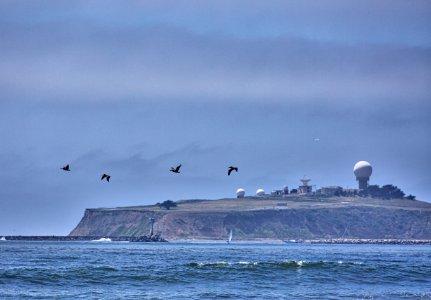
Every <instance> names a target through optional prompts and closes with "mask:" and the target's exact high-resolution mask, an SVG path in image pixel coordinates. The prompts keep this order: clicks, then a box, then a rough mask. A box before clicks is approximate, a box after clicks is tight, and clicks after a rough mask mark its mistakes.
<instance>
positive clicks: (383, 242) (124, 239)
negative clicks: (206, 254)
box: [0, 235, 431, 245]
mask: <svg viewBox="0 0 431 300" xmlns="http://www.w3.org/2000/svg"><path fill="white" fill-rule="evenodd" d="M0 237H4V238H5V240H2V241H53V242H54V241H55V242H73V241H76V242H79V241H96V240H99V239H102V238H109V239H111V240H112V241H113V242H171V243H203V244H204V243H225V242H226V241H225V240H206V239H173V240H170V241H166V240H163V239H159V240H156V239H152V238H150V237H147V236H143V237H127V236H55V235H52V236H51V235H50V236H24V235H17V236H0ZM231 243H232V244H248V243H253V244H256V243H262V244H379V245H431V240H418V239H309V240H308V239H298V240H288V239H286V240H279V239H256V240H233V241H232V242H231Z"/></svg>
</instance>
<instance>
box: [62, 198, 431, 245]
mask: <svg viewBox="0 0 431 300" xmlns="http://www.w3.org/2000/svg"><path fill="white" fill-rule="evenodd" d="M177 204H178V206H177V207H176V208H172V209H170V210H165V209H161V208H159V207H158V206H155V205H149V206H138V207H124V208H100V209H87V210H86V211H85V214H84V217H83V218H82V220H81V221H80V222H79V224H78V226H77V227H76V228H75V229H74V230H73V231H72V232H71V233H70V236H141V235H146V234H148V233H149V232H150V227H151V224H150V222H149V219H150V218H154V220H155V222H154V232H155V233H160V234H161V235H162V236H163V237H164V238H165V239H168V240H192V239H207V240H224V239H226V236H227V232H228V231H229V230H230V229H232V230H233V231H234V236H235V239H237V240H241V239H242V240H256V239H283V240H285V239H328V238H330V239H331V238H334V239H337V238H358V239H431V204H430V203H427V202H421V201H414V200H380V199H371V198H344V197H333V198H319V197H298V196H297V197H287V198H283V199H274V198H266V199H265V198H264V199H262V198H261V199H259V198H245V199H221V200H188V201H179V202H177Z"/></svg>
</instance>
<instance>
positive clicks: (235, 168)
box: [227, 166, 238, 176]
mask: <svg viewBox="0 0 431 300" xmlns="http://www.w3.org/2000/svg"><path fill="white" fill-rule="evenodd" d="M232 171H236V172H238V167H234V166H230V167H229V169H228V171H227V175H228V176H230V173H232Z"/></svg>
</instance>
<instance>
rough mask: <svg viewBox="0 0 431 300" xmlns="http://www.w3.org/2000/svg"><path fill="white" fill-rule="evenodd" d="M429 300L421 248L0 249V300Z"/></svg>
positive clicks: (57, 245)
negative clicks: (34, 299) (223, 299)
mask: <svg viewBox="0 0 431 300" xmlns="http://www.w3.org/2000/svg"><path fill="white" fill-rule="evenodd" d="M29 298H32V299H33V298H36V299H79V298H81V299H219V298H225V299H421V298H422V299H430V298H431V246H417V245H415V246H405V245H404V246H403V245H315V244H278V245H277V244H272V245H271V244H238V243H231V244H226V243H219V244H192V243H190V244H181V243H121V242H111V243H95V242H23V241H6V242H1V243H0V299H29Z"/></svg>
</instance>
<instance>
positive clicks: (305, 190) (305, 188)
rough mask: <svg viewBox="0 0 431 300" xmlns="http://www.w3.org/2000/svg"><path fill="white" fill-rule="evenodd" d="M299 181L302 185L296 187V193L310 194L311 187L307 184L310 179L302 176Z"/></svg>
mask: <svg viewBox="0 0 431 300" xmlns="http://www.w3.org/2000/svg"><path fill="white" fill-rule="evenodd" d="M300 181H301V182H302V185H300V186H299V187H298V194H311V193H312V192H313V187H312V186H311V185H308V183H309V182H310V181H311V179H309V178H307V176H304V177H303V178H302V179H300Z"/></svg>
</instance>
